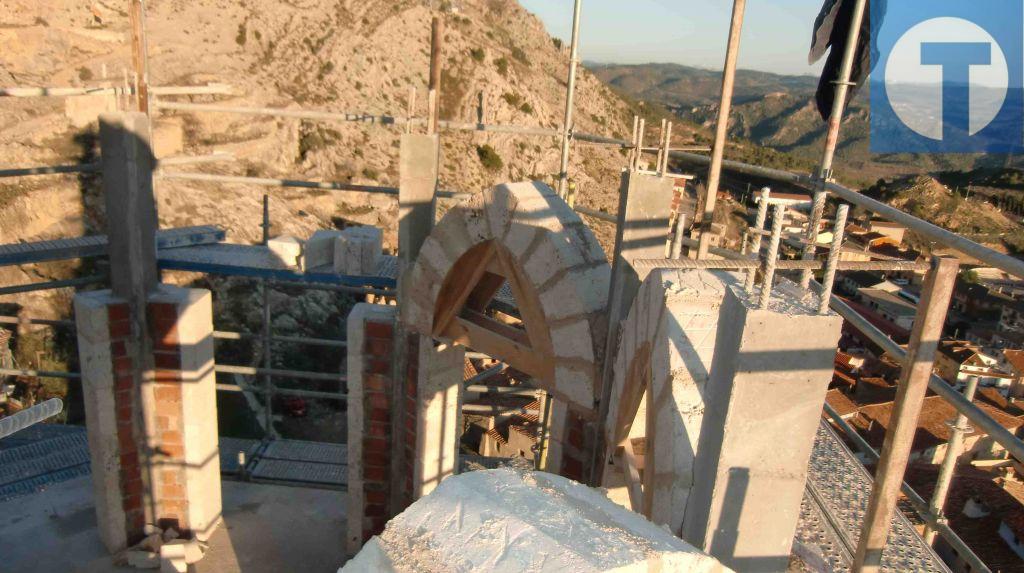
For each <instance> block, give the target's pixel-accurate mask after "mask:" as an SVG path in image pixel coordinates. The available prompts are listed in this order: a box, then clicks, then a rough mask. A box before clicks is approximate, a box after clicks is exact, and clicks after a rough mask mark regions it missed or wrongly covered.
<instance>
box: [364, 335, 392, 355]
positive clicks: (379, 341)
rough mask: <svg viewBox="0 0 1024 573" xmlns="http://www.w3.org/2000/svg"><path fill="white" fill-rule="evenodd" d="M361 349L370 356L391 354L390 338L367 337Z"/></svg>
mask: <svg viewBox="0 0 1024 573" xmlns="http://www.w3.org/2000/svg"><path fill="white" fill-rule="evenodd" d="M363 350H364V352H366V354H368V355H371V356H380V357H387V356H391V350H392V346H391V340H390V339H387V338H367V339H366V341H365V343H364V344H363Z"/></svg>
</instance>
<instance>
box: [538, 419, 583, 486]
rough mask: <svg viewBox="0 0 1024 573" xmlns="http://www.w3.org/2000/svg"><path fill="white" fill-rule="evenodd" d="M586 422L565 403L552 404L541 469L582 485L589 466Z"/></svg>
mask: <svg viewBox="0 0 1024 573" xmlns="http://www.w3.org/2000/svg"><path fill="white" fill-rule="evenodd" d="M586 425H587V424H586V420H585V419H584V418H583V417H582V416H580V415H579V414H577V413H575V412H574V411H573V410H572V409H571V408H570V407H569V406H568V405H567V403H566V402H563V401H562V400H558V399H555V400H552V401H551V413H550V415H549V417H548V424H547V428H546V431H547V434H548V436H547V441H546V445H545V446H544V454H543V459H542V460H541V469H542V470H544V471H546V472H550V473H554V474H558V475H561V476H564V477H567V478H569V479H573V480H576V481H579V482H582V481H584V479H585V477H586V476H585V475H584V473H583V470H584V468H585V467H586V464H588V463H589V460H588V459H587V451H586V447H585V446H586V443H585V439H584V438H585V436H586Z"/></svg>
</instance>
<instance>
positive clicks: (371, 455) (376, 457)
mask: <svg viewBox="0 0 1024 573" xmlns="http://www.w3.org/2000/svg"><path fill="white" fill-rule="evenodd" d="M390 464H391V456H390V455H388V453H387V452H363V465H364V466H366V467H378V468H386V467H388V466H389V465H390Z"/></svg>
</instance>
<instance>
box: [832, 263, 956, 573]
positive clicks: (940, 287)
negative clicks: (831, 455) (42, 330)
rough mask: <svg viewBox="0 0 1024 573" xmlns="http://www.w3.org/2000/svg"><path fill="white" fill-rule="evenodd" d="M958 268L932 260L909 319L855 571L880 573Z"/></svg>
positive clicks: (954, 264)
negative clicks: (911, 325) (914, 312)
mask: <svg viewBox="0 0 1024 573" xmlns="http://www.w3.org/2000/svg"><path fill="white" fill-rule="evenodd" d="M959 266H960V264H959V261H958V260H957V259H952V258H940V257H933V258H932V268H931V269H930V270H929V271H928V273H927V275H926V276H925V283H924V288H923V289H922V293H921V303H920V304H919V305H918V309H919V310H918V314H917V316H916V317H915V319H914V328H913V331H912V332H911V335H910V343H909V344H908V346H907V356H906V359H905V361H904V363H903V372H902V374H901V376H900V384H899V386H898V387H897V390H896V400H895V402H894V403H893V413H892V416H891V417H890V424H889V428H888V431H886V433H885V442H884V443H883V444H882V452H881V457H880V459H879V460H878V470H877V471H876V473H875V483H874V487H873V488H872V489H871V498H870V499H869V500H868V510H867V513H866V514H865V516H864V524H863V526H862V528H861V534H860V542H859V543H858V544H857V553H856V557H855V558H854V565H853V568H852V570H853V571H854V572H856V573H861V572H867V571H871V572H874V571H879V570H880V569H881V563H882V551H883V550H884V549H885V543H886V539H887V538H888V536H889V522H890V520H891V519H892V514H893V512H894V511H895V510H896V498H897V497H898V496H899V493H900V485H901V484H902V483H903V474H904V472H905V471H906V469H907V461H908V460H909V459H910V448H911V445H912V443H913V440H914V433H915V432H916V431H917V419H918V416H919V415H920V414H921V405H922V404H923V403H924V396H925V392H926V391H927V389H928V380H929V378H931V375H932V369H933V368H934V366H935V354H936V350H937V348H938V344H939V339H940V338H941V337H942V328H943V325H944V323H945V321H946V312H947V311H948V309H949V300H950V298H951V296H952V294H953V285H954V283H955V281H956V273H957V270H958V269H959Z"/></svg>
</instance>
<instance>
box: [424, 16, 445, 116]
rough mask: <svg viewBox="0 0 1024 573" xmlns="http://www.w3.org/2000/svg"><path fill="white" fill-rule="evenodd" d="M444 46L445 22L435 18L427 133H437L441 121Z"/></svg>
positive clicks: (432, 30)
mask: <svg viewBox="0 0 1024 573" xmlns="http://www.w3.org/2000/svg"><path fill="white" fill-rule="evenodd" d="M443 46H444V20H442V19H441V17H440V16H434V20H433V21H432V22H431V25H430V86H429V90H430V91H428V92H427V100H428V103H427V106H428V107H429V109H428V120H427V133H430V134H434V133H437V124H438V122H439V121H440V119H441V50H442V47H443Z"/></svg>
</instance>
